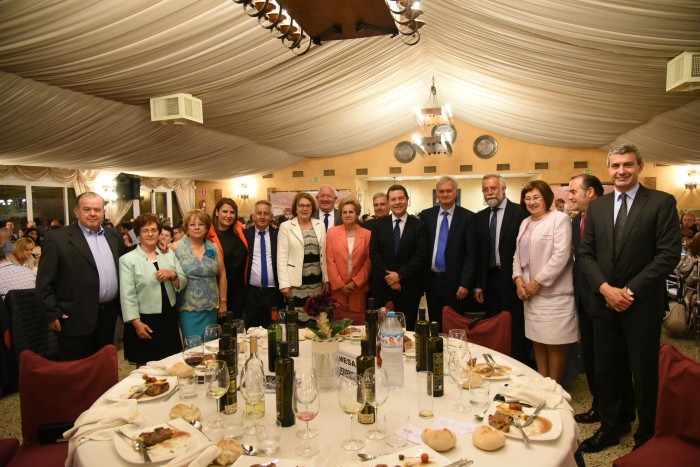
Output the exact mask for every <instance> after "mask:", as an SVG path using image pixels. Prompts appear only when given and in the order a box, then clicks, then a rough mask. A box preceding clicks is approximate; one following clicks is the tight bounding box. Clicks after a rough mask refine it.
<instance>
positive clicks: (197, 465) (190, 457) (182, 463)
mask: <svg viewBox="0 0 700 467" xmlns="http://www.w3.org/2000/svg"><path fill="white" fill-rule="evenodd" d="M219 454H221V449H219V447H218V446H216V445H215V444H211V443H206V444H201V445H198V446H196V447H195V448H194V449H191V450H189V451H187V452H186V453H184V454H182V455H180V456H178V457H176V458H174V459H171V460H170V462H168V463H167V464H166V467H208V466H209V465H211V463H212V462H214V459H216V458H217V457H218V456H219Z"/></svg>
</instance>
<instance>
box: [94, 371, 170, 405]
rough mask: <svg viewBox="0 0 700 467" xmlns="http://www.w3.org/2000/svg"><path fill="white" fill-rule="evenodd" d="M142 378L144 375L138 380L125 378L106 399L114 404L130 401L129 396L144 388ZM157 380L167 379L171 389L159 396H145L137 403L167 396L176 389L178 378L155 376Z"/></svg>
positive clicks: (108, 393) (139, 376) (111, 390)
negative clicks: (125, 400)
mask: <svg viewBox="0 0 700 467" xmlns="http://www.w3.org/2000/svg"><path fill="white" fill-rule="evenodd" d="M141 376H142V375H138V378H135V377H134V378H124V379H123V380H121V381H120V382H119V383H117V385H116V386H114V387H113V388H112V389H110V390H109V392H107V394H105V399H107V400H108V401H112V402H118V401H121V400H124V399H128V398H129V396H130V395H131V394H133V393H134V391H135V390H136V389H138V388H140V387H143V379H141ZM155 378H158V379H163V378H165V379H167V380H168V384H169V385H170V388H169V389H168V390H167V391H165V392H163V393H161V394H158V395H157V396H147V395H146V394H144V395H143V396H141V397H139V398H138V399H136V401H137V402H147V401H152V400H155V399H160V398H161V397H165V396H167V395H168V394H170V393H171V392H172V391H173V390H174V389H175V385H176V384H177V377H175V376H155Z"/></svg>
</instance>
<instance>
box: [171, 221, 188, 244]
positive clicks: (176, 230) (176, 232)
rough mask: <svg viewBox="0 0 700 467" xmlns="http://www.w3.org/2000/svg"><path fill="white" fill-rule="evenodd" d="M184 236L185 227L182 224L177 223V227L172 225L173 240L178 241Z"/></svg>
mask: <svg viewBox="0 0 700 467" xmlns="http://www.w3.org/2000/svg"><path fill="white" fill-rule="evenodd" d="M184 236H185V228H184V227H183V226H182V225H178V226H177V227H173V242H177V241H179V240H180V239H181V238H182V237H184Z"/></svg>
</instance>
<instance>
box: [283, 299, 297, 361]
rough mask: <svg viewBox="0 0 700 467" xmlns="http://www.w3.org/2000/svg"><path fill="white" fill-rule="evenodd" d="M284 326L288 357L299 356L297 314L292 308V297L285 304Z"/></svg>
mask: <svg viewBox="0 0 700 467" xmlns="http://www.w3.org/2000/svg"><path fill="white" fill-rule="evenodd" d="M284 322H285V324H286V332H287V336H286V339H287V345H288V346H289V356H290V357H298V356H299V313H298V312H297V310H296V309H295V308H294V297H292V298H290V299H289V301H288V302H287V313H286V314H285V315H284Z"/></svg>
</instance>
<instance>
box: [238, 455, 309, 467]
mask: <svg viewBox="0 0 700 467" xmlns="http://www.w3.org/2000/svg"><path fill="white" fill-rule="evenodd" d="M268 462H274V463H275V465H276V466H277V467H304V465H312V461H308V462H309V463H308V464H304V463H303V462H300V461H298V460H297V461H295V460H289V459H280V458H279V457H263V456H255V457H250V456H241V457H239V458H238V460H237V461H236V462H234V463H233V464H232V465H231V467H250V466H251V465H260V464H263V465H264V464H266V463H268Z"/></svg>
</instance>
